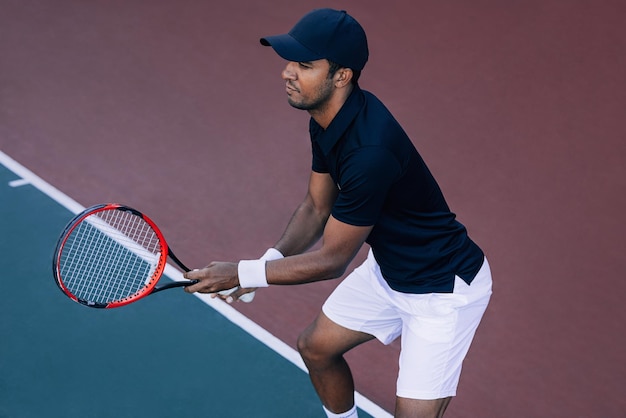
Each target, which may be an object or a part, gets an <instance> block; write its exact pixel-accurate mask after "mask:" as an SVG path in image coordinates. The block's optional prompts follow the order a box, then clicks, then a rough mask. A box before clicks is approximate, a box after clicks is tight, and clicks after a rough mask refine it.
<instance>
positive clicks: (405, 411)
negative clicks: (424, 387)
mask: <svg viewBox="0 0 626 418" xmlns="http://www.w3.org/2000/svg"><path fill="white" fill-rule="evenodd" d="M451 399H452V398H443V399H434V400H419V399H408V398H400V397H397V398H396V413H395V414H394V416H395V418H441V417H443V414H444V412H445V411H446V408H447V407H448V404H449V403H450V400H451Z"/></svg>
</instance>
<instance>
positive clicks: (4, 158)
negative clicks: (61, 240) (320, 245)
mask: <svg viewBox="0 0 626 418" xmlns="http://www.w3.org/2000/svg"><path fill="white" fill-rule="evenodd" d="M0 164H2V165H4V166H5V167H6V168H8V169H9V170H11V171H12V172H14V173H15V174H17V175H18V176H20V177H21V179H20V180H14V181H13V182H11V183H13V184H17V185H24V184H28V183H30V184H32V185H33V186H34V187H35V188H37V189H39V190H40V191H41V192H43V193H44V194H46V195H47V196H48V197H50V198H51V199H52V200H54V201H55V202H57V203H59V204H60V205H61V206H63V207H65V208H66V209H67V210H69V211H70V212H72V213H73V214H74V215H76V214H78V213H80V212H82V211H83V210H85V207H84V206H82V205H81V204H80V203H78V202H76V201H75V200H74V199H72V198H70V197H69V196H67V195H65V194H64V193H63V192H61V191H60V190H59V189H57V188H56V187H54V186H52V185H50V184H49V183H47V182H45V181H44V180H42V179H41V178H40V177H38V176H37V175H36V174H35V173H33V172H32V171H30V170H29V169H27V168H26V167H24V166H23V165H21V164H20V163H18V162H17V161H15V160H14V159H12V158H11V157H9V156H8V155H6V154H5V153H4V152H2V151H0ZM13 187H15V186H13ZM165 274H166V275H167V276H168V277H169V278H171V279H173V280H176V281H180V280H184V278H183V275H182V273H181V272H180V271H179V270H178V269H176V268H175V267H173V266H172V265H171V264H168V265H167V266H166V267H165ZM195 296H196V297H198V298H199V299H200V300H202V301H203V302H204V303H206V304H207V305H209V306H210V307H211V308H213V309H215V310H216V311H218V312H219V313H220V314H222V315H223V316H224V317H226V318H227V319H228V320H229V321H231V322H232V323H234V324H235V325H237V326H239V327H240V328H242V329H243V330H244V331H246V332H247V333H248V334H250V335H251V336H253V337H254V338H256V339H257V340H259V341H260V342H262V343H263V344H265V345H266V346H268V347H269V348H271V349H272V350H274V351H275V352H276V353H278V354H279V355H281V356H282V357H284V358H285V359H287V360H288V361H290V362H291V363H293V364H294V365H296V366H297V367H299V368H300V369H301V370H302V371H304V372H305V373H308V371H307V369H306V366H305V365H304V362H303V361H302V359H301V358H300V355H299V354H298V352H297V351H296V350H294V349H293V348H291V347H290V346H289V345H287V344H285V343H284V342H283V341H281V340H279V339H278V338H276V337H275V336H274V335H272V334H271V333H269V332H268V331H267V330H266V329H264V328H262V327H261V326H260V325H258V324H257V323H256V322H253V321H252V320H251V319H249V318H248V317H246V316H245V315H243V314H242V313H241V312H239V311H237V310H236V309H235V308H233V307H232V306H230V305H228V304H226V303H224V302H223V301H221V300H220V299H217V298H215V299H213V298H211V297H210V296H209V295H204V294H198V293H196V294H195ZM355 401H356V404H357V406H358V407H359V408H361V409H362V410H363V411H365V412H367V413H368V414H370V415H372V416H373V417H375V418H391V417H392V415H391V414H389V413H388V412H387V411H385V410H384V409H382V408H381V407H380V406H378V405H376V404H375V403H374V402H372V401H370V400H369V399H368V398H366V397H365V396H363V395H361V394H360V393H358V392H356V393H355ZM320 409H321V407H320Z"/></svg>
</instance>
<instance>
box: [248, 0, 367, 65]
mask: <svg viewBox="0 0 626 418" xmlns="http://www.w3.org/2000/svg"><path fill="white" fill-rule="evenodd" d="M260 41H261V44H262V45H265V46H271V47H272V48H274V51H276V53H277V54H278V55H280V56H281V57H282V58H284V59H286V60H287V61H295V62H302V61H315V60H319V59H327V60H330V61H333V62H335V63H337V64H339V65H341V66H342V67H346V68H350V69H352V70H359V71H360V70H362V69H363V67H365V63H366V62H367V58H368V56H369V51H368V49H367V37H366V36H365V31H364V30H363V28H362V27H361V25H360V24H359V22H357V21H356V20H355V19H354V18H353V17H352V16H350V15H349V14H348V13H346V12H345V10H341V11H339V10H333V9H317V10H313V11H312V12H309V13H307V14H306V15H304V17H302V19H300V21H298V23H296V25H295V26H294V27H293V29H291V30H290V31H289V33H286V34H284V35H275V36H266V37H265V38H261V40H260Z"/></svg>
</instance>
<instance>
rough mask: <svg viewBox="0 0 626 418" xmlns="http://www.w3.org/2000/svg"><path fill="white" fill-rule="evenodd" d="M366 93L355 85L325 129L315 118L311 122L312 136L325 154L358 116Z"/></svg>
mask: <svg viewBox="0 0 626 418" xmlns="http://www.w3.org/2000/svg"><path fill="white" fill-rule="evenodd" d="M364 103H365V95H364V94H363V91H362V90H361V88H360V87H359V86H354V88H353V89H352V92H351V93H350V96H348V99H347V100H346V102H345V103H344V104H343V106H341V109H339V112H338V113H337V115H335V118H334V119H333V120H332V121H331V122H330V125H328V128H326V130H324V129H323V128H322V127H321V126H320V125H319V124H318V123H317V122H315V120H314V119H313V118H311V121H310V124H309V131H310V133H311V138H312V139H313V140H314V141H316V142H317V143H318V144H319V146H320V148H321V149H322V152H324V155H328V153H330V150H331V149H332V148H333V147H334V146H335V144H336V143H337V142H338V141H339V139H340V138H341V137H342V136H343V134H344V133H345V132H346V130H347V129H348V127H349V126H350V124H351V123H352V121H354V119H355V118H356V115H357V114H358V113H359V111H360V110H361V108H362V107H363V104H364Z"/></svg>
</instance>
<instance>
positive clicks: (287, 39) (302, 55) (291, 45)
mask: <svg viewBox="0 0 626 418" xmlns="http://www.w3.org/2000/svg"><path fill="white" fill-rule="evenodd" d="M259 41H260V42H261V45H264V46H271V47H272V48H274V51H276V53H277V54H278V55H280V56H281V57H282V58H284V59H286V60H287V61H294V62H306V61H315V60H319V59H322V58H324V57H322V56H321V55H319V54H318V53H316V52H314V51H311V50H310V49H308V48H307V47H305V46H304V45H302V44H301V43H300V42H298V41H297V40H296V39H295V38H293V37H292V36H291V35H289V34H284V35H275V36H266V37H265V38H261V39H260V40H259Z"/></svg>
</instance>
